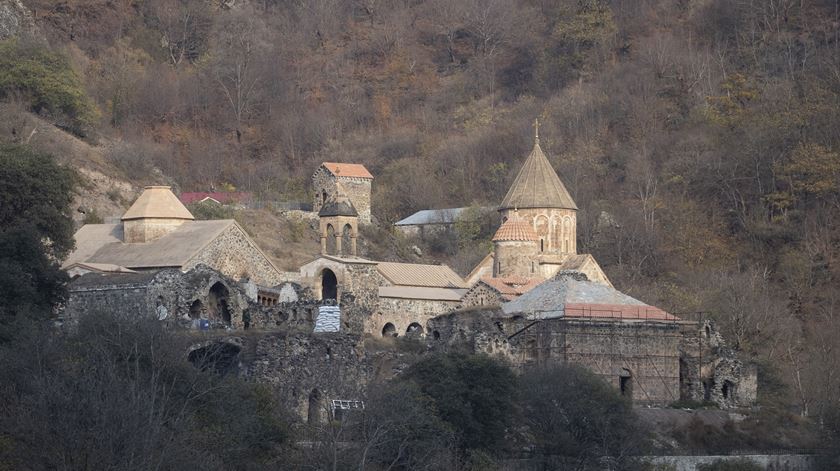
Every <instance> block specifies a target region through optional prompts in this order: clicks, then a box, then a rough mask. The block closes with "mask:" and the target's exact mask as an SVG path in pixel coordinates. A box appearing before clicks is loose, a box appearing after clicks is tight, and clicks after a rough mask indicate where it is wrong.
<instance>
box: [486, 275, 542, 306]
mask: <svg viewBox="0 0 840 471" xmlns="http://www.w3.org/2000/svg"><path fill="white" fill-rule="evenodd" d="M481 281H483V282H484V283H486V284H487V285H489V286H490V287H492V288H493V289H495V290H496V291H498V292H499V294H501V295H502V298H504V299H506V300H508V301H510V300H512V299H515V298H517V297H519V296H521V295H523V294H525V293H527V292H528V291H531V290H532V289H534V287H535V286H537V285H538V284H540V283H542V282H543V280H542V279H539V278H525V277H519V276H506V277H497V278H494V277H491V276H485V277H482V278H481Z"/></svg>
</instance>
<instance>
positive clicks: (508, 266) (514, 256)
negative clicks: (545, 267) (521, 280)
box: [493, 241, 539, 278]
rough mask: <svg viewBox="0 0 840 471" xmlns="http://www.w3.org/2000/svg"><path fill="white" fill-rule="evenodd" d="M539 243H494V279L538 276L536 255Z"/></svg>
mask: <svg viewBox="0 0 840 471" xmlns="http://www.w3.org/2000/svg"><path fill="white" fill-rule="evenodd" d="M538 244H539V242H530V241H499V242H496V243H494V244H493V245H494V256H493V259H494V261H495V262H496V266H495V267H494V270H493V276H494V277H508V276H522V277H526V278H527V277H534V276H538V275H537V273H538V271H539V270H538V266H537V254H538V253H539V246H538Z"/></svg>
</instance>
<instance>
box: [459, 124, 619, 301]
mask: <svg viewBox="0 0 840 471" xmlns="http://www.w3.org/2000/svg"><path fill="white" fill-rule="evenodd" d="M499 212H500V213H501V216H502V225H501V226H500V227H499V230H498V231H497V232H496V235H495V236H494V237H493V244H494V250H493V253H491V254H489V255H488V256H487V257H485V258H484V259H483V260H482V261H481V262H480V263H479V264H478V265H477V266H476V267H475V268H474V269H473V271H472V272H471V273H470V274H469V275H468V276H467V278H466V281H467V284H469V285H470V286H473V285H475V284H476V283H477V282H478V281H479V280H481V279H483V278H487V277H507V276H516V277H526V278H536V279H548V278H551V277H552V276H554V275H555V274H556V273H558V272H560V271H563V270H576V271H581V272H583V273H586V275H587V276H588V277H589V279H590V280H593V281H596V282H599V283H603V284H605V285H607V286H612V284H611V283H610V281H609V279H608V278H607V275H606V274H605V273H604V271H603V270H602V269H601V267H600V266H599V265H598V262H596V261H595V259H594V258H593V257H592V255H590V254H578V253H577V205H575V202H574V200H573V199H572V197H571V195H570V194H569V192H568V190H566V187H565V185H563V182H562V181H561V180H560V177H558V176H557V173H556V172H555V171H554V169H553V168H552V167H551V163H549V161H548V158H547V157H546V156H545V153H543V151H542V148H541V147H540V138H539V132H537V134H536V136H535V138H534V148H533V149H532V150H531V153H530V154H529V155H528V158H526V159H525V163H524V164H523V165H522V168H521V169H520V170H519V173H518V174H517V176H516V178H515V179H514V181H513V184H512V185H511V187H510V189H509V190H508V192H507V194H506V195H505V198H504V199H503V200H502V203H501V204H500V205H499ZM526 226H527V227H526Z"/></svg>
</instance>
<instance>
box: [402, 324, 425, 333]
mask: <svg viewBox="0 0 840 471" xmlns="http://www.w3.org/2000/svg"><path fill="white" fill-rule="evenodd" d="M405 334H406V335H411V336H420V335H423V326H422V325H420V324H419V323H417V322H412V323H411V324H409V325H408V328H407V329H405Z"/></svg>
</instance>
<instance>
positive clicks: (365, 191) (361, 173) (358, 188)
mask: <svg viewBox="0 0 840 471" xmlns="http://www.w3.org/2000/svg"><path fill="white" fill-rule="evenodd" d="M372 183H373V175H371V173H370V172H369V171H368V169H366V168H365V166H364V165H361V164H345V163H335V162H324V163H322V164H321V166H320V167H318V169H317V170H315V173H314V174H312V189H313V191H314V195H313V199H312V211H313V212H316V213H320V211H321V208H322V207H323V206H324V205H325V204H327V202H328V201H330V200H333V199H335V198H338V197H339V196H343V197H345V198H347V199H349V200H350V202H351V203H353V207H354V208H355V209H356V212H358V213H359V221H360V222H361V223H362V224H370V222H371V219H370V192H371V184H372Z"/></svg>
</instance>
